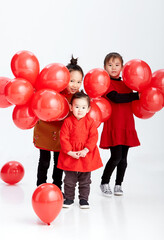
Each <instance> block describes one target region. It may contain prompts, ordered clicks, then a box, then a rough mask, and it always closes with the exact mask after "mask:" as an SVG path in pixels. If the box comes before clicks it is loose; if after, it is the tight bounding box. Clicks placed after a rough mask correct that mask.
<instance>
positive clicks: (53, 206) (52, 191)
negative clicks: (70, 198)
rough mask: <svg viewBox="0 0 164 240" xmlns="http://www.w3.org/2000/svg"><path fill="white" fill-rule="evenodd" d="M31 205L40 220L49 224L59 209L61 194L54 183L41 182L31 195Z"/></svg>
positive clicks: (61, 204)
mask: <svg viewBox="0 0 164 240" xmlns="http://www.w3.org/2000/svg"><path fill="white" fill-rule="evenodd" d="M32 206H33V209H34V211H35V213H36V215H37V216H38V217H39V218H40V220H42V221H43V222H44V223H47V224H48V225H50V223H51V222H52V221H53V220H54V219H55V218H56V217H57V216H58V214H59V213H60V211H61V208H62V206H63V194H62V192H61V191H60V189H59V188H58V187H57V186H56V185H54V184H51V183H44V184H41V185H40V186H39V187H37V188H36V190H35V191H34V193H33V195H32Z"/></svg>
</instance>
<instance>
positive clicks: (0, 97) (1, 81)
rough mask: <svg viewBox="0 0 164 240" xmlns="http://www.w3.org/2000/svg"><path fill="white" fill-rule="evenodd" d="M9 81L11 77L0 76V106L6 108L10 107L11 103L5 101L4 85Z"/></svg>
mask: <svg viewBox="0 0 164 240" xmlns="http://www.w3.org/2000/svg"><path fill="white" fill-rule="evenodd" d="M10 81H11V79H9V78H6V77H0V107H1V108H7V107H10V106H11V105H12V104H11V103H10V102H8V101H7V99H6V96H5V87H6V85H7V84H8V83H9V82H10Z"/></svg>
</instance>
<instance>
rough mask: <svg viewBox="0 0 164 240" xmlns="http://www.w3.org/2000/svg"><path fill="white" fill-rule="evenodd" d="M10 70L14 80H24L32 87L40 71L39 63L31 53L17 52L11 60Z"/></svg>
mask: <svg viewBox="0 0 164 240" xmlns="http://www.w3.org/2000/svg"><path fill="white" fill-rule="evenodd" d="M11 70H12V72H13V74H14V76H15V77H16V78H23V79H26V80H28V81H29V82H30V83H31V84H32V85H33V86H34V84H35V81H36V79H37V77H38V75H39V71H40V66H39V61H38V59H37V58H36V56H35V55H34V54H33V53H32V52H29V51H25V50H24V51H19V52H17V53H16V54H15V55H14V56H13V58H12V60H11Z"/></svg>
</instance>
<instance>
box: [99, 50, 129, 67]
mask: <svg viewBox="0 0 164 240" xmlns="http://www.w3.org/2000/svg"><path fill="white" fill-rule="evenodd" d="M111 58H113V59H115V58H119V59H120V61H121V64H122V66H123V62H124V61H123V58H122V56H121V55H120V54H119V53H117V52H111V53H109V54H107V55H106V57H105V59H104V66H105V65H106V63H107V62H109V60H110V59H111Z"/></svg>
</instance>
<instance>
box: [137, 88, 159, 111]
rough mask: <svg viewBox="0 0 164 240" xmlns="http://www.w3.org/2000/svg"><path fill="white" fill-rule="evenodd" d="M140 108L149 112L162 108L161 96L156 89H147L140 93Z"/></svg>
mask: <svg viewBox="0 0 164 240" xmlns="http://www.w3.org/2000/svg"><path fill="white" fill-rule="evenodd" d="M140 100H141V104H142V106H143V107H144V108H145V109H146V110H147V111H150V112H157V111H159V110H161V109H162V107H163V101H164V98H163V95H162V93H161V91H160V90H159V89H157V88H153V87H149V88H147V89H146V90H144V91H143V92H142V93H141V96H140Z"/></svg>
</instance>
